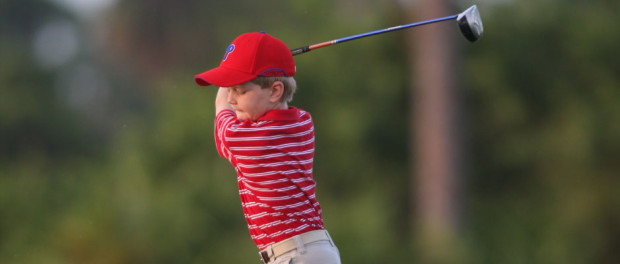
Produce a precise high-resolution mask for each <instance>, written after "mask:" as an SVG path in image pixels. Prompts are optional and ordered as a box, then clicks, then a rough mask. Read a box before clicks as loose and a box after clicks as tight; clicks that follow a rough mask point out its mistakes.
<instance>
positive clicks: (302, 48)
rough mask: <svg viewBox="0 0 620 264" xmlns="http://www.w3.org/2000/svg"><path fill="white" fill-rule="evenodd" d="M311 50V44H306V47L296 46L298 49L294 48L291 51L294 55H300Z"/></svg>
mask: <svg viewBox="0 0 620 264" xmlns="http://www.w3.org/2000/svg"><path fill="white" fill-rule="evenodd" d="M308 51H310V46H305V47H301V48H296V49H292V50H291V53H292V54H293V56H295V55H299V54H302V53H305V52H308Z"/></svg>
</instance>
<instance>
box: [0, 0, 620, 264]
mask: <svg viewBox="0 0 620 264" xmlns="http://www.w3.org/2000/svg"><path fill="white" fill-rule="evenodd" d="M403 2H404V1H387V0H386V1H361V0H360V1H352V0H338V1H307V0H302V1H279V0H265V1H246V0H236V1H190V0H177V1H164V0H150V1H146V0H133V1H103V0H99V1H90V2H89V1H69V0H58V1H52V0H48V1H46V0H4V1H2V2H0V34H1V35H0V36H1V37H0V47H1V50H0V263H219V262H223V263H258V261H257V256H256V248H255V246H254V245H253V244H252V242H251V240H250V239H249V237H248V233H247V227H246V225H245V222H244V220H243V218H242V217H241V208H240V205H239V201H238V196H237V189H236V181H235V177H234V172H233V171H232V169H231V168H230V166H229V165H228V164H227V163H226V161H225V160H223V159H221V158H219V157H218V156H217V153H216V151H215V148H214V146H213V139H212V130H213V125H212V119H213V115H214V113H213V100H214V97H215V89H209V88H199V87H197V86H196V85H195V84H194V83H193V80H192V76H193V74H195V73H198V72H201V71H203V70H205V69H207V68H211V67H214V66H216V65H217V62H218V61H219V59H218V58H220V56H221V53H222V52H223V48H224V47H225V46H226V45H227V44H228V43H229V42H230V41H231V40H232V39H233V38H234V37H235V36H237V35H238V34H239V33H241V32H247V31H259V30H265V31H267V32H268V33H270V34H272V35H274V36H277V37H279V38H280V39H282V40H283V41H285V42H286V43H287V44H288V45H289V46H291V47H298V46H303V45H307V44H308V43H315V42H319V41H324V40H328V39H333V38H337V37H342V36H345V35H350V34H354V33H357V32H365V31H368V30H372V29H378V28H384V27H386V26H389V25H398V24H403V23H407V22H410V21H404V17H406V16H405V14H403V13H402V12H403V8H402V4H403ZM85 3H90V5H88V4H85ZM470 4H472V3H469V2H465V1H459V2H454V6H455V10H461V9H462V8H463V7H467V6H469V5H470ZM477 4H478V6H479V8H480V10H481V13H482V15H483V20H484V22H485V31H486V32H485V36H484V38H483V39H481V40H480V41H479V42H478V43H476V44H475V45H469V44H467V43H466V42H465V41H463V42H462V43H457V44H456V45H459V46H462V47H461V48H460V49H461V53H462V56H463V63H462V65H461V66H460V67H459V69H460V70H461V71H462V75H463V76H464V77H465V78H464V82H463V84H462V89H463V91H464V94H465V98H464V100H465V105H466V115H465V116H466V119H465V122H464V123H465V124H466V125H465V127H464V128H463V131H462V132H463V133H464V134H465V135H466V137H465V140H466V142H465V143H466V146H467V148H466V151H465V155H466V157H465V158H466V160H467V161H468V163H467V166H466V168H467V171H466V172H465V173H464V175H466V178H465V179H464V181H463V183H464V184H465V186H464V189H465V194H464V195H463V201H461V204H460V206H461V208H462V210H463V211H464V212H465V216H464V218H463V219H462V221H461V223H460V231H459V232H460V233H459V234H458V241H457V243H455V244H454V245H450V247H451V248H450V250H448V251H446V252H445V254H446V255H452V256H455V257H454V258H448V259H449V260H446V262H453V263H619V262H620V253H618V252H620V251H619V250H618V249H619V245H620V225H618V223H620V210H619V208H620V196H619V195H618V194H617V190H618V188H619V187H620V178H619V177H618V176H619V174H620V165H619V164H620V163H618V162H617V161H618V158H619V157H620V91H619V89H618V87H620V56H618V51H617V47H618V46H619V45H620V29H618V27H617V26H616V21H617V19H616V17H617V13H618V12H619V11H620V2H618V1H610V0H598V1H581V0H564V1H560V0H549V1H533V0H524V1H509V0H505V1H491V0H486V1H479V2H478V3H477ZM455 13H456V12H455ZM405 43H406V41H404V35H403V33H390V34H387V35H383V36H382V37H379V38H368V39H364V40H359V41H357V42H355V43H354V44H351V43H344V44H340V45H341V46H337V47H332V48H328V49H322V50H319V51H314V52H312V53H311V54H306V55H301V56H299V57H296V61H297V68H298V72H299V74H298V77H297V78H296V79H297V81H298V83H299V86H300V89H299V91H298V93H297V94H296V96H295V100H294V105H296V106H298V107H301V108H303V109H306V110H308V111H310V112H311V113H312V114H313V117H314V120H315V127H316V137H317V150H316V159H315V168H314V171H315V178H316V179H317V181H318V183H319V185H318V189H317V192H318V197H319V200H320V201H321V203H322V205H323V207H324V217H325V222H326V226H327V228H328V229H329V230H330V233H332V235H333V237H334V238H335V239H336V242H337V243H338V245H339V249H340V252H341V255H342V259H343V262H345V263H391V262H396V263H403V262H405V263H417V262H422V259H421V258H420V257H419V256H420V255H422V254H423V253H422V252H420V245H419V244H418V242H416V241H415V239H414V238H415V235H416V234H415V232H414V230H415V229H414V228H413V227H412V223H413V222H414V220H413V219H412V217H415V215H414V214H412V206H411V204H412V202H411V197H412V194H411V192H412V189H414V188H412V183H411V182H412V181H411V179H412V177H415V175H413V176H410V175H409V174H410V172H411V171H412V170H411V166H413V165H412V164H408V162H409V160H410V158H409V156H410V155H411V154H410V153H411V151H410V150H409V149H408V146H409V145H411V144H409V142H410V140H411V139H410V136H409V135H410V133H411V130H410V129H411V127H410V116H409V115H408V114H407V113H408V109H409V107H410V103H411V102H410V100H408V98H410V93H411V91H410V89H411V88H410V86H411V84H410V83H408V81H409V79H410V78H409V77H407V75H408V74H409V72H410V71H409V70H410V68H411V66H410V65H408V64H407V63H408V62H407V61H406V57H407V56H403V54H405V53H406V52H407V50H408V47H406V44H405Z"/></svg>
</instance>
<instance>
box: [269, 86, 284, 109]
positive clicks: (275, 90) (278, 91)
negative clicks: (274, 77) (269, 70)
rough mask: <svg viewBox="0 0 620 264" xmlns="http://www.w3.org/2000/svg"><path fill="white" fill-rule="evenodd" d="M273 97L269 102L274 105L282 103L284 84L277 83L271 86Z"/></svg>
mask: <svg viewBox="0 0 620 264" xmlns="http://www.w3.org/2000/svg"><path fill="white" fill-rule="evenodd" d="M269 89H270V90H271V97H270V99H269V101H270V102H271V103H273V104H275V103H277V102H279V101H280V98H281V97H282V95H283V94H284V84H283V83H282V82H281V81H275V82H273V84H271V88H269Z"/></svg>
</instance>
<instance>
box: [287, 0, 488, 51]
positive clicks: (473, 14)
mask: <svg viewBox="0 0 620 264" xmlns="http://www.w3.org/2000/svg"><path fill="white" fill-rule="evenodd" d="M453 19H456V21H457V22H458V25H459V29H460V30H461V33H463V35H464V36H465V38H467V40H469V41H471V42H475V41H476V40H478V39H479V38H480V37H481V36H482V32H483V31H484V28H483V27H482V19H481V18H480V13H478V7H476V5H473V6H471V7H469V8H467V10H465V11H463V12H462V13H460V14H457V15H452V16H447V17H441V18H436V19H430V20H425V21H420V22H415V23H411V24H405V25H400V26H395V27H390V28H385V29H380V30H375V31H370V32H366V33H361V34H357V35H353V36H348V37H344V38H339V39H334V40H330V41H325V42H321V43H317V44H314V45H309V46H305V47H301V48H296V49H292V50H291V53H292V54H293V56H295V55H299V54H302V53H305V52H308V51H311V50H315V49H318V48H322V47H327V46H331V45H334V44H338V43H342V42H345V41H349V40H354V39H359V38H363V37H368V36H372V35H377V34H383V33H387V32H392V31H396V30H401V29H405V28H411V27H417V26H422V25H427V24H432V23H437V22H441V21H446V20H453Z"/></svg>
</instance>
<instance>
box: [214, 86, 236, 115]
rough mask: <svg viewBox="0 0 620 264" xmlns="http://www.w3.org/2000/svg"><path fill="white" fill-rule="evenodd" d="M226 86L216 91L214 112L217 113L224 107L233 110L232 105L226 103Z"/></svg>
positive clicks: (227, 91)
mask: <svg viewBox="0 0 620 264" xmlns="http://www.w3.org/2000/svg"><path fill="white" fill-rule="evenodd" d="M228 93H229V90H228V88H222V87H220V89H219V90H218V91H217V96H216V97H215V114H216V115H217V114H218V113H219V112H220V111H222V110H224V109H230V110H233V108H232V106H231V105H230V104H229V103H228Z"/></svg>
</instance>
